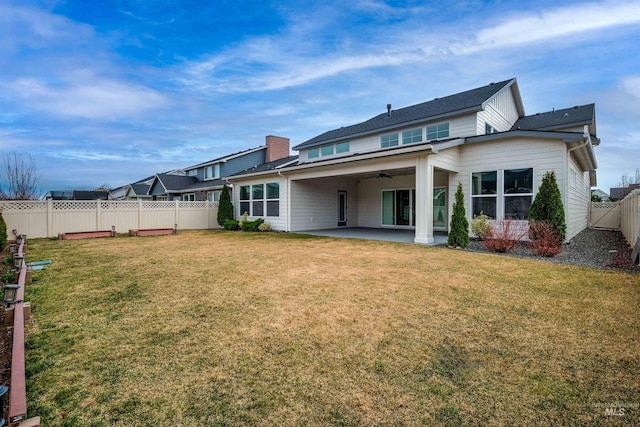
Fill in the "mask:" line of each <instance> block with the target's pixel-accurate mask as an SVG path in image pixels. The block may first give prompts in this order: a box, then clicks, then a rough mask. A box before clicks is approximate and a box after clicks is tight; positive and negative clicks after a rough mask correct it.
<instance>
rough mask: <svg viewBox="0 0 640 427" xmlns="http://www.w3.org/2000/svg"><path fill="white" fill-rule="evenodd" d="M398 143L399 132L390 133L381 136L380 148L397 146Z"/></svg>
mask: <svg viewBox="0 0 640 427" xmlns="http://www.w3.org/2000/svg"><path fill="white" fill-rule="evenodd" d="M396 145H398V133H397V132H396V133H388V134H386V135H381V136H380V148H387V147H395V146H396Z"/></svg>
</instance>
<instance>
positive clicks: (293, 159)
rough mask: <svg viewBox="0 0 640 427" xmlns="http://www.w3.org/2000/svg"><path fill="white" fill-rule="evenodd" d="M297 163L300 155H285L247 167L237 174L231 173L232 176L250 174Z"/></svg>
mask: <svg viewBox="0 0 640 427" xmlns="http://www.w3.org/2000/svg"><path fill="white" fill-rule="evenodd" d="M297 163H298V156H289V157H283V158H282V159H277V160H274V161H272V162H268V163H262V164H260V165H257V166H254V167H252V168H249V169H245V170H243V171H242V172H238V173H236V174H233V175H231V177H234V176H239V175H246V174H250V173H257V172H266V171H271V170H274V169H279V168H281V167H285V166H287V167H288V166H293V165H296V164H297Z"/></svg>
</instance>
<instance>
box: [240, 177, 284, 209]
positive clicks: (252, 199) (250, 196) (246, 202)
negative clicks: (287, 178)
mask: <svg viewBox="0 0 640 427" xmlns="http://www.w3.org/2000/svg"><path fill="white" fill-rule="evenodd" d="M265 205H266V210H265ZM245 212H247V213H248V214H249V216H268V217H269V216H271V217H273V216H280V183H278V182H269V183H266V184H253V185H250V186H249V185H243V186H241V187H240V215H243V214H244V213H245Z"/></svg>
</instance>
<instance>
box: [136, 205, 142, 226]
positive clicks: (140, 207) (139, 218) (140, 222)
mask: <svg viewBox="0 0 640 427" xmlns="http://www.w3.org/2000/svg"><path fill="white" fill-rule="evenodd" d="M136 228H137V229H138V230H140V229H141V228H142V199H138V226H137V227H136Z"/></svg>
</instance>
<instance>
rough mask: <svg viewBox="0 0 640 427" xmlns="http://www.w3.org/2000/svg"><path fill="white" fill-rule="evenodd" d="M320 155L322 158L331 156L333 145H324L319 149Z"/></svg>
mask: <svg viewBox="0 0 640 427" xmlns="http://www.w3.org/2000/svg"><path fill="white" fill-rule="evenodd" d="M320 154H321V155H323V156H333V145H325V146H323V147H322V148H321V149H320Z"/></svg>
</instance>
